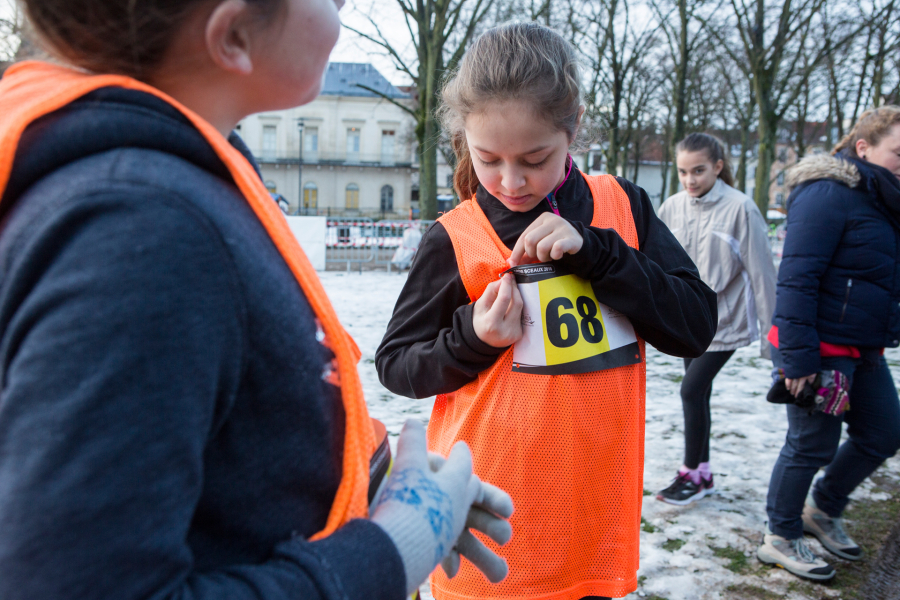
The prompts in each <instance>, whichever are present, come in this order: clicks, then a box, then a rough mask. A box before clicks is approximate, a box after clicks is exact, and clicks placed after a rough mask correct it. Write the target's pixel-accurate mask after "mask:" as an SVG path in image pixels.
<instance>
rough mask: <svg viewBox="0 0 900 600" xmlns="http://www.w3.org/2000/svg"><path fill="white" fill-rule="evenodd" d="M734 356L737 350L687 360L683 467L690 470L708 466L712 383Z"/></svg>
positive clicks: (683, 403)
mask: <svg viewBox="0 0 900 600" xmlns="http://www.w3.org/2000/svg"><path fill="white" fill-rule="evenodd" d="M732 354H734V350H726V351H724V352H704V353H703V354H701V355H700V356H698V357H697V358H686V359H684V379H683V380H682V381H681V406H682V407H683V408H684V466H686V467H687V468H688V469H696V468H697V466H698V465H699V464H700V463H702V462H709V431H710V427H711V424H712V419H711V418H710V412H709V399H710V397H711V396H712V382H713V379H715V377H716V375H717V374H718V373H719V371H720V370H721V369H722V367H724V366H725V363H726V362H728V359H729V358H731V355H732Z"/></svg>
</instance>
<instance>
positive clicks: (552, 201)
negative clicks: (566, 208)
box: [547, 194, 559, 217]
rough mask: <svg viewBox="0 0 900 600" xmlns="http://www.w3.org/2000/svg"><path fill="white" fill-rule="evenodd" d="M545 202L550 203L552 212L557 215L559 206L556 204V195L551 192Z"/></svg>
mask: <svg viewBox="0 0 900 600" xmlns="http://www.w3.org/2000/svg"><path fill="white" fill-rule="evenodd" d="M547 202H549V203H550V208H552V209H553V214H555V215H556V216H557V217H558V216H559V206H558V205H557V204H556V197H555V196H554V195H553V194H550V195H549V196H547Z"/></svg>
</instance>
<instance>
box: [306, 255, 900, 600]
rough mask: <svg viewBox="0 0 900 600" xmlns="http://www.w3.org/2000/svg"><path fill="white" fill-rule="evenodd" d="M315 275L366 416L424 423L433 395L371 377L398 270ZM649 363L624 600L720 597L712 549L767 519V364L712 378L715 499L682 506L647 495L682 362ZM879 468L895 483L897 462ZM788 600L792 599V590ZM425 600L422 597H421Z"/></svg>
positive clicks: (753, 531)
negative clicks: (630, 590)
mask: <svg viewBox="0 0 900 600" xmlns="http://www.w3.org/2000/svg"><path fill="white" fill-rule="evenodd" d="M320 276H321V278H322V282H323V283H324V285H325V289H326V290H327V292H328V295H329V296H330V298H331V300H332V302H333V303H334V306H335V309H336V310H337V312H338V315H339V316H340V319H341V321H342V323H343V324H344V326H345V327H346V328H347V329H348V330H349V332H350V334H351V335H352V336H353V338H354V339H355V340H356V342H357V344H359V347H360V349H361V350H362V360H361V361H360V368H359V370H360V375H361V377H362V383H363V387H364V389H365V393H366V398H367V401H368V405H369V412H370V413H371V414H372V416H373V417H375V418H377V419H380V420H381V421H383V422H384V423H385V425H386V426H387V428H388V430H389V432H390V433H391V434H392V436H393V440H394V441H395V440H396V436H397V435H398V434H399V432H400V429H401V427H402V426H403V423H404V422H405V421H406V420H407V419H409V418H417V419H420V420H421V421H423V422H425V423H427V421H428V418H429V415H430V413H431V406H432V403H433V398H427V399H423V400H411V399H409V398H404V397H402V396H397V395H395V394H392V393H391V392H389V391H387V390H386V389H385V388H384V387H382V386H381V384H380V383H379V381H378V374H377V373H376V371H375V350H376V349H377V348H378V344H379V343H380V342H381V338H382V336H383V335H384V331H385V328H386V327H387V323H388V321H389V320H390V317H391V313H392V311H393V308H394V303H395V301H396V299H397V296H398V295H399V293H400V290H401V289H402V287H403V284H404V283H405V282H406V274H405V273H404V274H402V275H397V274H396V273H392V274H389V273H385V272H377V271H371V272H363V273H362V274H359V273H341V272H333V271H330V272H323V273H320ZM886 356H887V358H888V361H889V363H891V370H892V372H893V375H894V380H895V381H900V350H897V349H891V350H888V351H887V353H886ZM647 363H648V364H647V429H646V447H645V457H646V459H645V467H644V489H645V494H649V495H645V496H644V505H643V518H644V519H645V520H646V523H645V525H644V527H643V529H644V530H643V531H642V532H641V569H640V571H639V573H638V575H639V576H640V577H641V581H642V584H641V586H640V588H639V590H638V592H636V593H635V594H632V595H630V596H628V598H629V599H632V600H636V599H637V598H640V597H645V596H646V597H649V596H652V595H657V596H661V597H664V598H667V599H668V600H695V599H697V600H707V599H709V600H714V599H718V598H721V597H723V596H722V595H721V592H722V591H723V590H725V588H726V587H727V586H729V585H732V584H740V583H743V582H748V581H750V580H749V579H748V577H747V576H741V575H737V574H735V573H733V572H732V571H730V570H728V569H726V568H725V565H726V564H728V559H726V558H719V557H716V556H715V554H714V549H715V548H731V549H733V550H738V551H742V552H744V553H745V554H746V555H747V556H751V557H753V558H751V559H750V560H751V561H755V560H756V559H755V550H756V547H757V545H758V543H759V542H760V541H761V531H762V528H763V524H764V521H765V518H766V517H765V497H766V489H767V486H768V481H769V475H770V473H771V468H772V465H773V464H774V462H775V458H776V457H777V455H778V452H779V450H780V449H781V445H782V442H783V440H784V434H785V431H786V429H787V420H786V417H785V415H784V408H783V407H781V406H776V405H772V404H769V403H768V402H766V401H765V394H766V392H767V391H768V388H769V384H770V383H769V382H770V379H769V371H770V370H771V368H772V367H771V362H770V361H767V360H763V359H761V358H759V345H758V344H754V345H752V346H749V347H747V348H743V349H741V350H738V351H737V352H736V353H735V355H734V356H733V357H732V358H731V360H730V361H729V362H728V364H726V365H725V367H724V368H723V369H722V372H721V373H720V374H719V376H718V377H717V378H716V381H715V384H714V387H713V396H712V421H713V425H712V440H711V442H710V454H711V464H712V468H713V474H714V477H715V482H716V487H717V489H718V491H719V493H718V494H716V495H715V496H712V497H709V498H706V499H704V500H702V501H700V502H697V503H694V504H692V505H689V506H687V507H678V506H672V505H669V504H664V503H662V502H659V501H657V500H656V499H655V493H656V491H658V490H660V489H662V488H663V487H665V486H667V485H668V484H669V483H670V481H671V480H672V478H673V477H674V475H675V471H676V469H677V468H678V466H679V465H680V464H681V460H682V453H683V448H684V439H683V416H682V412H681V398H680V396H679V385H680V382H681V378H682V375H683V374H684V365H683V362H682V360H681V359H678V358H673V357H671V356H666V355H664V354H661V353H659V352H657V351H656V350H654V349H653V348H650V347H649V346H648V348H647ZM882 468H883V469H887V470H889V471H890V472H891V473H892V474H893V475H895V476H897V477H898V478H900V457H895V458H894V459H892V460H891V461H889V462H888V463H887V464H886V465H885V466H884V467H882ZM871 488H872V486H871V483H870V482H868V481H867V482H865V483H864V484H863V485H862V486H861V487H860V488H859V489H858V490H857V491H856V492H855V494H854V497H855V498H863V497H871V496H872V494H873V492H872V491H871ZM882 495H883V494H882ZM873 499H884V498H873ZM850 526H851V527H852V524H850ZM851 532H852V529H851ZM813 545H814V547H815V546H816V545H817V543H816V542H814V543H813ZM766 573H767V574H766V575H765V579H764V580H762V581H761V580H760V578H759V577H758V576H757V577H754V579H753V583H754V584H756V585H760V584H762V585H765V586H767V587H772V588H773V589H778V590H781V591H782V592H786V591H787V584H788V583H789V582H790V581H791V580H792V579H793V576H791V575H789V574H787V573H785V572H784V571H782V570H780V569H772V570H770V571H767V572H766ZM786 597H788V598H799V596H795V595H791V594H788V595H787V596H786ZM425 598H426V600H430V596H429V595H427V594H425Z"/></svg>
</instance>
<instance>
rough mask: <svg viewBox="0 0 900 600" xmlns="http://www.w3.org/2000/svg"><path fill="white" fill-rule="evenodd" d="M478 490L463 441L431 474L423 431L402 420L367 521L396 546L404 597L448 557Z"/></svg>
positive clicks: (477, 483) (417, 423)
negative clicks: (386, 475)
mask: <svg viewBox="0 0 900 600" xmlns="http://www.w3.org/2000/svg"><path fill="white" fill-rule="evenodd" d="M481 490H482V487H481V482H480V481H479V480H478V478H477V477H475V476H474V475H473V474H472V454H471V453H470V452H469V447H468V446H466V444H465V443H462V442H459V443H457V444H456V445H454V446H453V449H452V451H451V452H450V456H449V458H448V459H447V460H446V462H444V463H443V464H442V465H440V467H439V468H438V469H437V470H436V471H433V470H432V469H431V467H430V466H429V460H428V451H427V446H426V442H425V428H424V427H423V426H422V424H421V423H420V422H418V421H415V420H409V421H407V422H406V425H404V427H403V431H402V432H401V433H400V440H399V442H398V444H397V458H396V460H395V461H394V467H393V471H392V472H391V476H390V478H389V479H388V482H387V485H386V486H385V489H384V490H383V491H382V492H381V496H380V498H378V500H377V504H376V505H375V508H374V510H373V511H372V514H371V519H372V521H374V522H375V523H377V524H378V525H379V526H380V527H381V528H382V529H384V530H385V532H387V534H388V535H389V536H390V538H391V540H392V541H393V542H394V545H395V546H396V547H397V551H398V553H399V554H400V558H401V559H402V560H403V567H404V569H405V570H406V593H407V595H409V594H411V593H412V592H413V591H415V590H416V589H417V588H418V586H419V584H421V583H422V582H423V581H425V578H426V577H428V574H429V573H431V572H432V571H433V570H434V568H435V567H436V566H437V565H438V563H440V562H441V560H443V559H444V557H446V556H447V555H448V554H449V553H450V551H451V550H452V548H453V545H454V543H455V542H456V540H457V539H458V538H459V535H460V533H461V532H462V530H463V527H464V526H465V524H466V517H467V516H468V514H469V507H470V506H471V505H472V502H473V501H474V500H475V499H476V498H477V497H479V495H480V494H481V493H482V491H481Z"/></svg>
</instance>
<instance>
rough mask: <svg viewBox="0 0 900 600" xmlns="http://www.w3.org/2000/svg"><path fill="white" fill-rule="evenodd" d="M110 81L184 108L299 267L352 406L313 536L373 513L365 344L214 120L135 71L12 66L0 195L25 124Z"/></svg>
mask: <svg viewBox="0 0 900 600" xmlns="http://www.w3.org/2000/svg"><path fill="white" fill-rule="evenodd" d="M104 87H121V88H127V89H132V90H140V91H143V92H146V93H148V94H153V95H154V96H156V97H158V98H161V99H162V100H165V101H166V102H168V103H169V104H171V105H172V106H174V107H175V108H177V109H178V110H179V111H181V113H182V114H184V116H185V117H187V118H188V119H189V120H190V122H191V123H192V124H193V125H194V127H196V128H197V129H198V130H199V131H200V133H201V134H203V137H204V138H206V141H207V142H209V145H210V146H212V148H213V150H215V152H216V154H217V155H218V156H219V158H220V159H221V160H222V162H223V163H224V164H225V166H226V167H228V170H229V172H230V173H231V176H232V177H233V179H234V183H235V185H236V186H237V187H238V189H239V190H240V191H241V193H242V194H243V196H244V197H245V198H246V199H247V202H248V203H249V204H250V206H251V207H252V208H253V212H254V213H255V214H256V216H257V218H259V220H260V222H261V223H262V225H263V227H264V228H265V229H266V231H267V232H268V234H269V236H270V237H271V238H272V242H273V243H274V244H275V246H276V247H277V248H278V251H279V252H280V253H281V256H282V257H283V258H284V261H285V262H286V263H287V265H288V267H289V268H290V270H291V272H292V273H293V274H294V277H295V278H296V279H297V283H298V285H300V287H301V289H302V290H303V293H304V295H305V296H306V298H307V300H308V301H309V304H310V306H311V307H312V309H313V312H314V313H315V315H316V317H317V318H318V320H319V322H320V324H321V326H322V329H323V330H324V332H325V340H326V343H327V344H328V346H329V348H330V349H331V350H332V351H333V352H334V354H335V362H336V365H337V368H336V369H335V371H336V375H337V377H336V381H335V383H338V384H339V385H340V388H341V396H342V399H343V404H344V411H345V413H346V430H345V432H344V459H343V472H342V475H341V482H340V484H339V485H338V490H337V493H336V495H335V498H334V503H333V504H332V507H331V511H330V513H329V514H328V520H327V521H326V524H325V528H324V529H323V530H322V531H320V532H319V533H317V534H316V535H314V536H313V538H312V539H320V538H323V537H325V536H327V535H330V534H331V533H333V532H334V531H335V530H336V529H337V528H338V527H340V526H341V525H343V524H344V523H346V522H347V521H349V520H350V519H353V518H357V517H366V516H367V515H368V499H367V494H368V486H369V458H370V457H371V456H372V453H373V451H374V450H375V433H374V431H373V428H372V422H371V421H370V419H369V414H368V410H367V409H366V404H365V400H364V399H363V391H362V384H361V383H360V380H359V375H358V374H357V371H356V363H357V362H359V357H360V352H359V348H357V346H356V344H355V343H354V341H353V339H352V338H351V337H350V335H349V334H348V333H347V332H346V331H345V330H344V328H343V327H342V326H341V324H340V321H338V317H337V314H336V313H335V312H334V308H333V307H332V306H331V302H330V301H329V300H328V297H327V296H326V295H325V289H324V288H323V287H322V284H321V282H320V281H319V277H318V275H316V272H315V270H314V269H313V267H312V265H311V264H310V263H309V260H308V259H307V258H306V255H305V254H304V253H303V250H302V249H301V248H300V244H299V243H298V242H297V240H296V238H294V236H293V234H292V233H291V231H290V229H289V228H288V225H287V222H286V221H285V219H284V216H283V215H282V214H281V209H279V208H278V206H277V205H276V204H275V203H274V202H273V201H272V198H271V196H269V192H268V190H266V188H265V186H264V185H263V182H262V181H261V180H260V178H259V176H258V175H257V174H256V171H255V170H254V169H253V166H252V165H251V164H250V163H249V162H247V159H245V158H244V156H243V155H242V154H241V153H240V152H238V151H237V149H235V148H234V146H232V145H231V144H229V143H228V140H226V139H225V138H224V137H223V136H222V134H220V133H219V132H218V131H217V130H216V129H215V128H214V127H213V126H212V125H210V124H209V123H207V122H206V121H205V120H204V119H203V118H202V117H200V116H199V115H197V114H196V113H194V112H193V111H191V110H190V109H188V108H187V107H185V106H183V105H181V104H180V103H179V102H178V101H176V100H175V99H173V98H171V97H169V96H167V95H166V94H164V93H163V92H161V91H159V90H157V89H155V88H153V87H151V86H148V85H146V84H144V83H141V82H140V81H137V80H135V79H132V78H130V77H124V76H120V75H88V74H86V73H84V72H81V71H77V70H75V69H70V68H65V67H61V66H56V65H51V64H48V63H42V62H23V63H19V64H16V65H13V66H12V67H10V68H9V69H8V70H7V71H6V74H5V75H4V77H3V79H2V80H0V195H2V193H3V190H5V189H6V185H7V183H8V182H9V176H10V173H11V171H12V165H13V159H14V158H15V155H16V149H17V147H18V144H19V140H20V138H21V135H22V132H24V131H25V129H26V128H27V127H28V125H30V124H31V123H32V122H34V121H35V120H36V119H39V118H40V117H42V116H44V115H47V114H49V113H52V112H54V111H56V110H58V109H60V108H62V107H64V106H66V105H67V104H69V103H71V102H73V101H75V100H77V99H78V98H80V97H82V96H84V95H85V94H88V93H90V92H92V91H94V90H97V89H100V88H104Z"/></svg>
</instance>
